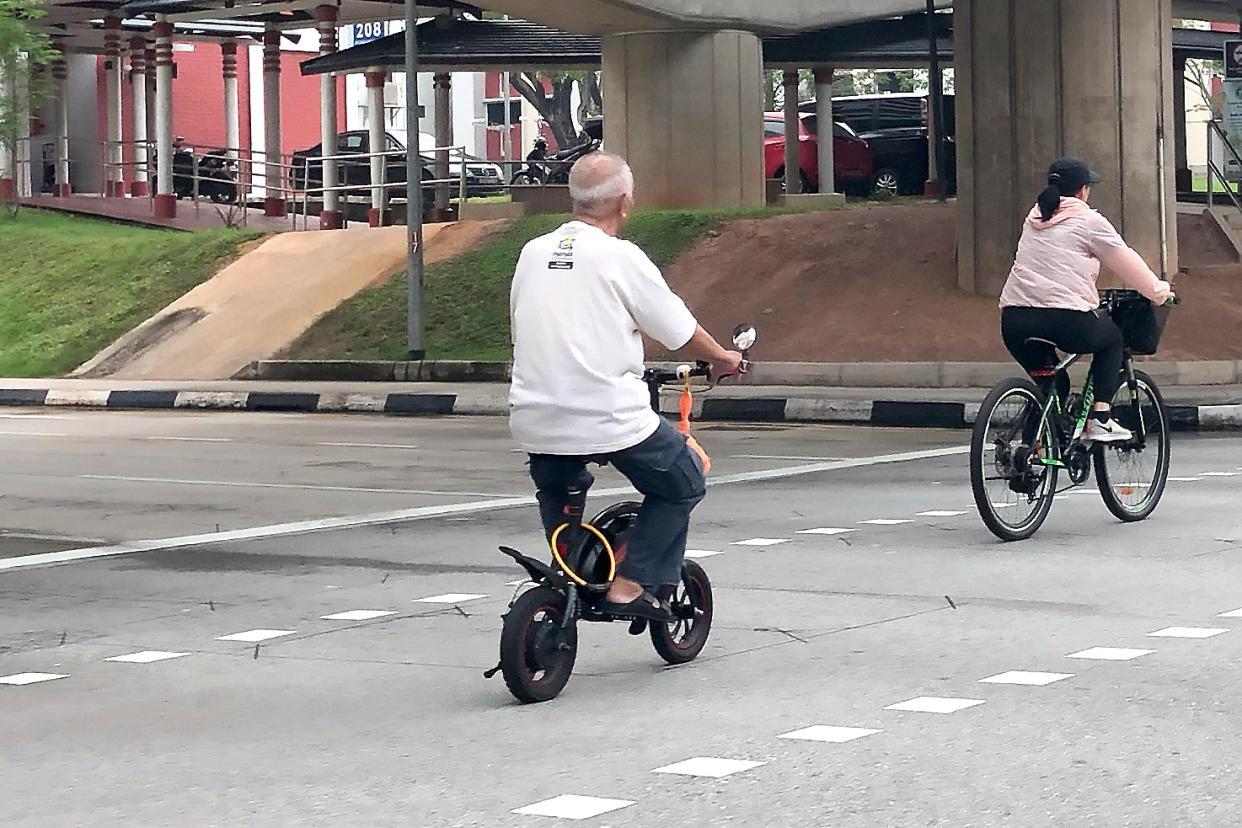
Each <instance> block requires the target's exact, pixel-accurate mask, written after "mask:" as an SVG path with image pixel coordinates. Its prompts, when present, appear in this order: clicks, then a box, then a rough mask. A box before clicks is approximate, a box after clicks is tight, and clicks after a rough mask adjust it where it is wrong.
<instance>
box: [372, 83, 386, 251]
mask: <svg viewBox="0 0 1242 828" xmlns="http://www.w3.org/2000/svg"><path fill="white" fill-rule="evenodd" d="M366 77H367V132H368V134H369V136H370V139H371V140H370V144H371V148H372V152H374V151H376V150H378V149H380V148H387V146H388V140H387V138H388V136H387V134H386V132H385V130H384V82H385V81H386V80H387V78H388V74H387V73H386V72H385V71H384V70H383V69H375V68H371V69H369V70H367V73H366ZM387 170H388V159H387V158H383V157H380V156H373V157H372V158H371V185H372V186H371V209H370V210H368V211H367V223H368V224H370V225H371V226H372V227H383V226H384V225H385V224H388V218H389V217H388V191H387V190H386V189H384V187H383V185H384V184H386V183H387V181H388V178H387V175H386V173H387Z"/></svg>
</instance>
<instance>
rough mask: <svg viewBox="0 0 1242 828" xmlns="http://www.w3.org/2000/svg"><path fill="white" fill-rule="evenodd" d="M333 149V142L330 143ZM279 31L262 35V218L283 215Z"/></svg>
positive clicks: (334, 144) (269, 28)
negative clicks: (263, 191)
mask: <svg viewBox="0 0 1242 828" xmlns="http://www.w3.org/2000/svg"><path fill="white" fill-rule="evenodd" d="M332 144H333V147H335V146H336V141H335V140H334V141H333V142H332ZM280 153H281V146H280V31H279V30H277V29H275V28H273V27H272V26H270V25H269V26H268V28H267V29H266V30H265V31H264V32H263V160H264V162H265V167H264V185H265V188H266V190H267V195H266V197H265V198H264V199H263V214H264V215H268V216H283V215H284V214H285V196H284V173H283V170H282V169H281V167H280V162H281V154H280Z"/></svg>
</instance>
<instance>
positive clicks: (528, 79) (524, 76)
mask: <svg viewBox="0 0 1242 828" xmlns="http://www.w3.org/2000/svg"><path fill="white" fill-rule="evenodd" d="M545 80H546V86H545ZM510 83H512V84H513V88H514V89H516V90H517V91H518V93H519V94H520V95H521V96H522V97H523V98H525V99H526V100H528V101H530V104H531V106H533V107H535V109H536V110H537V111H538V112H539V117H540V118H542V119H543V120H544V122H545V123H546V124H547V125H548V129H550V130H552V137H553V138H555V139H556V145H557V146H558V147H560V148H561V149H565V148H567V147H571V146H573V145H574V144H575V143H577V138H578V129H577V127H575V125H574V116H575V115H577V116H578V122H579V123H582V122H583V121H584V120H585V119H586V117H588V116H590V115H597V114H600V113H601V112H603V109H604V98H603V93H602V92H601V90H600V82H599V74H598V73H596V72H545V73H540V72H515V73H513V75H512V76H510ZM548 87H550V88H551V89H552V92H551V94H548V92H547V91H546V90H547V88H548ZM575 89H577V91H578V93H579V103H578V105H577V107H575V106H574V102H573V101H574V91H575Z"/></svg>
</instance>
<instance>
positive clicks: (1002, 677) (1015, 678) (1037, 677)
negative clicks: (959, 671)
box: [979, 670, 1074, 687]
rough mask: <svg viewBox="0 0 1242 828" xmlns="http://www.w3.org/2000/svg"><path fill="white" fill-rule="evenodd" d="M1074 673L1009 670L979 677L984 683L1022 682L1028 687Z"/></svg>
mask: <svg viewBox="0 0 1242 828" xmlns="http://www.w3.org/2000/svg"><path fill="white" fill-rule="evenodd" d="M1073 677H1074V674H1073V673H1040V672H1030V671H1027V670H1009V671H1008V672H1005V673H1000V674H999V675H995V676H988V677H987V678H985V679H979V681H980V682H981V683H982V684H1021V685H1024V686H1026V687H1045V686H1047V685H1049V684H1052V683H1053V682H1058V681H1064V680H1065V679H1067V678H1073Z"/></svg>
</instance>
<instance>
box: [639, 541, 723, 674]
mask: <svg viewBox="0 0 1242 828" xmlns="http://www.w3.org/2000/svg"><path fill="white" fill-rule="evenodd" d="M661 597H662V598H664V599H665V600H667V601H668V602H669V604H670V605H671V606H672V608H673V615H674V616H675V617H674V619H673V620H672V621H670V622H669V623H667V624H650V625H649V629H650V632H651V644H652V646H654V647H655V650H656V652H657V653H659V654H660V658H662V659H664V660H665V661H667V662H668V663H669V664H685V663H686V662H687V661H693V660H694V659H695V658H696V657H698V654H699V653H701V652H703V647H704V645H706V644H707V636H708V635H710V634H711V631H712V582H711V581H710V580H709V579H708V577H707V573H706V572H705V571H704V570H703V567H701V566H699V565H698V563H697V562H695V561H686V562H685V563H683V564H682V566H681V583H680V584H678V585H677V586H676V587H674V588H673V590H672V593H671V594H668V595H663V596H661Z"/></svg>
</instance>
